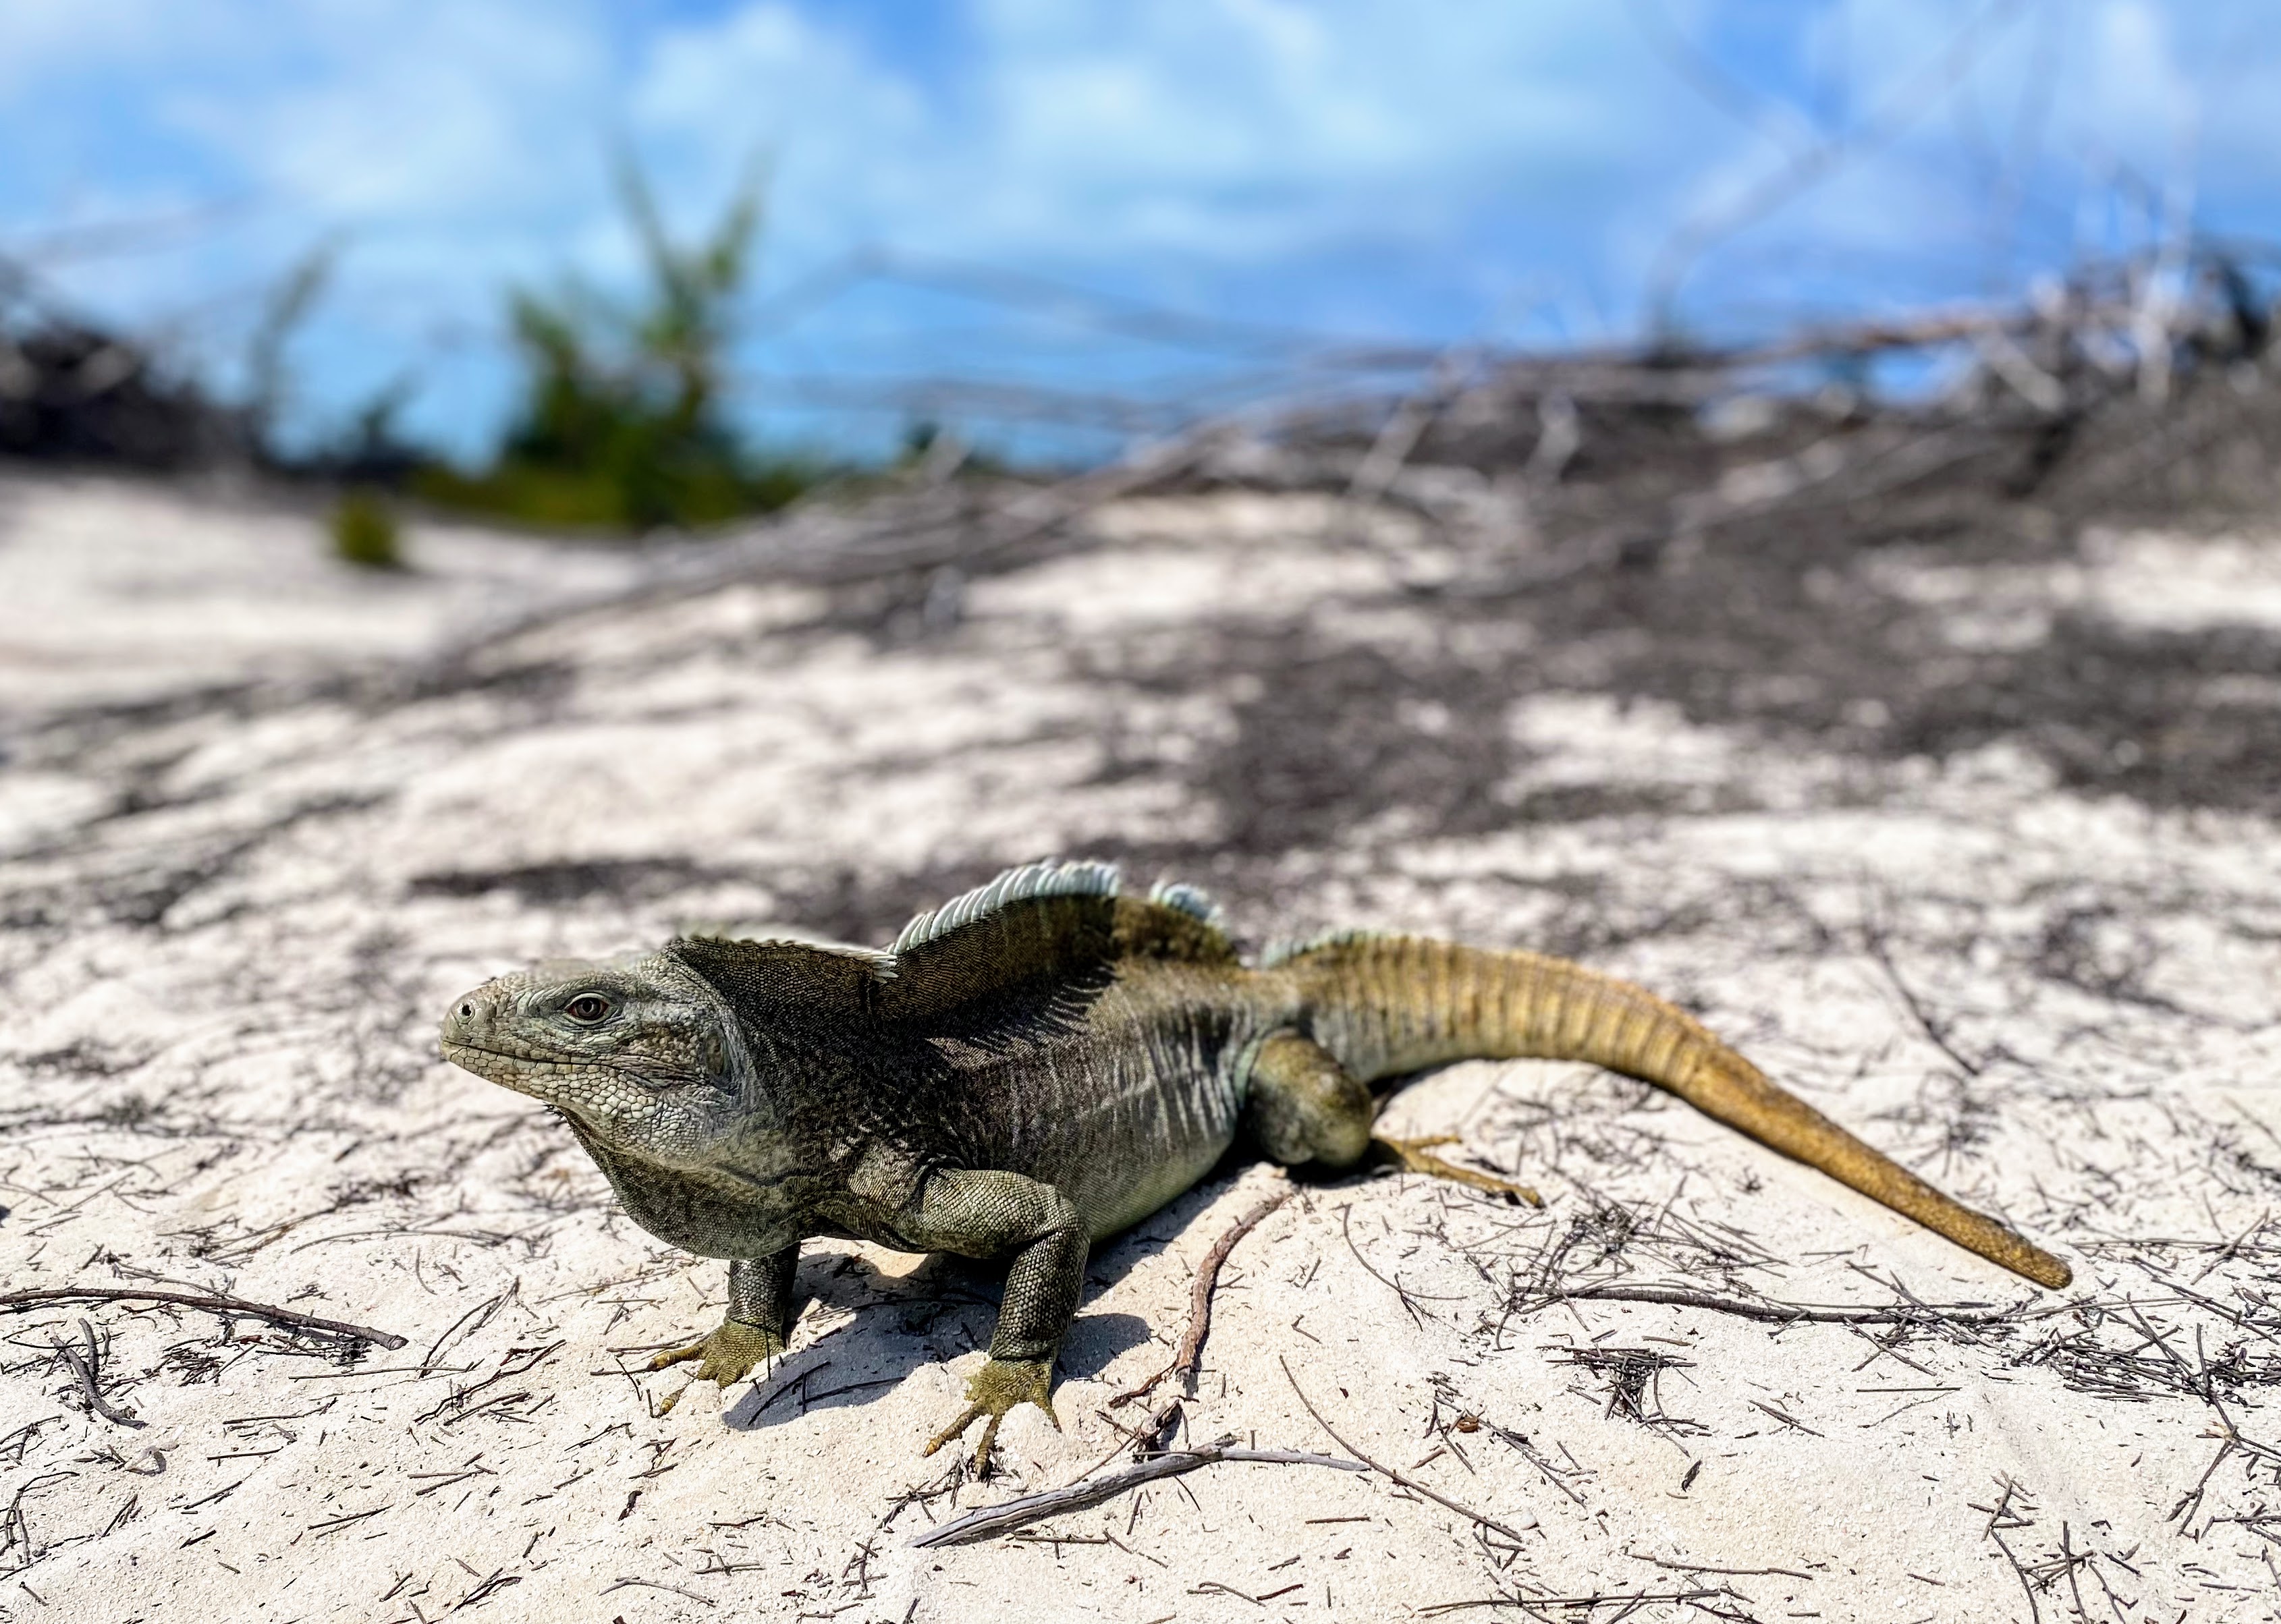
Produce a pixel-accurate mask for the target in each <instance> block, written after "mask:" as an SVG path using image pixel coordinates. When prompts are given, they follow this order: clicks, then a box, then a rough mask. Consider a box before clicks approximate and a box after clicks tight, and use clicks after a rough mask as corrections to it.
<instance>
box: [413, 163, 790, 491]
mask: <svg viewBox="0 0 2281 1624" xmlns="http://www.w3.org/2000/svg"><path fill="white" fill-rule="evenodd" d="M618 189H619V195H620V197H621V200H622V203H623V205H624V208H625V212H626V216H627V220H628V222H629V223H630V225H631V227H632V228H633V229H634V232H635V235H636V236H637V237H638V240H639V242H640V244H641V248H642V257H643V260H644V268H645V270H646V273H647V279H648V286H647V288H646V290H645V292H644V295H643V298H642V299H641V302H640V303H639V304H638V305H636V306H634V307H633V308H630V309H629V308H624V307H622V306H621V305H617V304H615V303H614V302H612V301H611V300H609V299H607V298H604V297H603V296H601V295H600V294H599V293H597V292H595V291H594V290H592V289H590V288H588V287H586V286H584V284H582V283H580V282H576V280H571V281H568V282H566V283H565V284H564V286H563V287H562V289H561V290H560V291H559V292H557V293H554V294H552V295H547V294H540V293H537V292H533V291H531V290H528V289H519V290H516V291H515V292H514V293H513V294H512V295H511V296H510V300H509V310H510V313H511V317H512V321H513V328H514V340H515V346H516V349H517V351H518V352H519V353H520V355H521V359H522V367H523V384H522V403H521V405H520V406H518V408H517V410H516V413H515V416H514V421H513V424H512V426H511V427H510V429H509V430H508V432H507V435H506V439H505V441H504V443H503V444H502V445H501V446H500V448H499V452H498V454H497V456H496V457H495V459H494V460H493V461H492V462H491V466H489V467H488V468H483V469H480V470H478V471H476V472H465V471H461V470H459V469H455V468H448V467H445V466H441V465H436V464H429V465H428V466H426V467H424V468H420V469H418V470H416V471H415V472H414V475H413V476H412V479H411V485H412V489H413V491H414V493H415V494H417V495H418V496H420V497H421V498H422V499H425V500H427V501H429V502H432V503H434V504H436V505H437V506H439V507H452V508H458V509H460V510H462V511H466V512H472V513H478V514H483V515H485V516H487V517H491V518H499V519H506V520H511V521H514V522H519V523H525V524H533V525H541V526H545V527H547V528H549V529H582V530H607V531H619V532H631V533H635V534H639V533H641V532H643V531H646V530H655V529H659V528H661V527H670V528H675V529H684V530H685V529H694V528H698V527H701V526H704V525H708V524H717V523H720V522H723V521H724V520H729V519H733V518H736V517H738V516H739V515H741V514H749V513H755V512H765V511H767V510H769V509H771V508H776V507H782V506H784V505H785V503H787V502H789V501H791V500H792V499H793V498H795V497H797V496H799V495H800V493H801V492H802V491H805V490H807V489H808V486H809V485H810V484H812V483H814V482H815V480H816V477H817V476H818V474H819V471H820V470H818V469H817V468H814V467H812V466H809V465H808V464H805V463H802V462H800V461H797V460H790V459H785V458H770V457H764V456H761V455H759V454H757V453H755V452H754V450H753V449H752V448H751V447H750V446H749V445H747V444H746V441H745V439H744V438H743V437H742V436H741V435H740V434H739V433H738V430H737V429H736V427H735V425H734V424H733V423H732V422H731V421H730V419H729V417H728V415H727V414H726V413H725V411H724V409H723V408H724V403H723V391H724V383H725V380H726V377H727V375H728V369H729V360H728V356H729V351H730V347H731V343H732V341H733V339H734V337H735V336H736V335H735V309H736V305H737V302H738V298H739V296H740V295H741V294H742V292H743V290H744V288H745V284H746V277H747V275H749V273H750V271H751V267H752V259H753V255H752V250H753V245H754V239H755V237H756V236H758V234H759V229H760V224H761V179H760V176H759V175H758V174H757V173H755V174H752V175H750V176H748V177H747V179H746V182H744V183H743V184H742V185H741V186H740V187H739V188H738V190H737V192H736V194H735V196H734V197H731V200H730V203H729V205H728V207H727V208H726V209H725V210H724V211H723V214H722V217H721V220H720V221H719V223H718V224H716V225H715V227H714V228H713V229H712V231H711V232H709V233H708V234H707V235H705V236H703V237H702V239H701V240H700V241H698V242H696V243H694V244H681V243H677V242H676V241H675V240H674V239H673V237H672V236H670V235H669V233H668V231H667V230H666V228H665V223H664V221H663V220H662V219H661V216H660V215H659V213H658V208H657V202H656V198H655V197H654V196H653V193H652V192H651V189H650V187H649V183H648V182H647V181H646V179H645V177H644V176H643V174H642V173H641V171H640V169H639V168H638V167H637V166H635V165H634V164H633V163H632V162H631V161H630V159H629V160H625V161H622V162H621V164H620V166H619V168H618Z"/></svg>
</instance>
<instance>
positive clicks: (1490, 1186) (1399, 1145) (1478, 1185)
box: [1371, 1133, 1544, 1207]
mask: <svg viewBox="0 0 2281 1624" xmlns="http://www.w3.org/2000/svg"><path fill="white" fill-rule="evenodd" d="M1457 1142H1458V1136H1457V1135H1456V1134H1454V1133H1437V1134H1435V1135H1434V1137H1433V1138H1431V1139H1388V1137H1386V1135H1384V1134H1382V1133H1373V1134H1372V1135H1371V1143H1372V1144H1374V1145H1377V1146H1379V1147H1380V1148H1382V1149H1384V1150H1385V1151H1386V1152H1387V1153H1388V1155H1389V1156H1392V1157H1393V1159H1394V1160H1395V1161H1396V1162H1398V1163H1399V1164H1401V1165H1402V1166H1403V1168H1404V1169H1405V1170H1407V1171H1408V1172H1413V1173H1424V1174H1425V1175H1427V1177H1428V1178H1432V1179H1449V1180H1450V1181H1451V1182H1452V1183H1455V1184H1465V1185H1471V1186H1472V1187H1473V1188H1474V1189H1477V1190H1487V1191H1488V1192H1489V1194H1491V1195H1510V1196H1512V1198H1513V1199H1514V1200H1516V1201H1525V1202H1527V1203H1528V1204H1529V1205H1530V1206H1532V1207H1541V1206H1543V1204H1544V1197H1543V1196H1542V1195H1538V1194H1537V1193H1536V1192H1535V1190H1532V1189H1530V1188H1529V1187H1527V1185H1525V1184H1514V1183H1512V1181H1511V1180H1509V1179H1499V1178H1497V1177H1496V1176H1495V1175H1493V1174H1490V1173H1484V1172H1475V1171H1474V1170H1473V1169H1472V1168H1470V1167H1460V1166H1458V1164H1456V1163H1454V1162H1445V1161H1443V1160H1442V1158H1441V1157H1440V1156H1433V1155H1430V1154H1428V1152H1427V1146H1428V1145H1454V1144H1456V1143H1457Z"/></svg>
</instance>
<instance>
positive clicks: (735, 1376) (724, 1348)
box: [649, 1319, 785, 1397]
mask: <svg viewBox="0 0 2281 1624" xmlns="http://www.w3.org/2000/svg"><path fill="white" fill-rule="evenodd" d="M784 1350H785V1344H784V1338H783V1337H781V1336H778V1335H777V1334H776V1333H775V1332H774V1331H771V1330H769V1328H768V1327H767V1326H756V1325H746V1323H745V1322H744V1321H743V1320H741V1319H723V1321H722V1322H721V1323H720V1324H719V1325H717V1326H715V1327H714V1328H713V1329H712V1331H711V1332H710V1333H709V1334H707V1336H706V1337H705V1339H704V1340H703V1341H702V1342H692V1343H690V1344H689V1346H687V1347H686V1348H669V1349H666V1350H665V1351H664V1352H663V1353H661V1354H659V1355H658V1356H657V1357H655V1358H653V1359H652V1360H651V1361H650V1362H649V1367H650V1368H651V1369H652V1370H664V1369H665V1368H667V1367H668V1366H669V1365H683V1364H686V1363H687V1362H688V1361H690V1360H691V1359H696V1360H698V1361H700V1363H699V1364H698V1366H697V1375H696V1378H695V1379H696V1380H699V1381H717V1382H719V1383H720V1384H721V1385H722V1386H723V1387H724V1388H725V1387H727V1386H729V1385H730V1384H731V1383H732V1382H738V1381H742V1380H744V1379H745V1378H746V1376H748V1375H750V1374H751V1373H752V1371H753V1366H754V1365H762V1364H765V1363H766V1362H767V1361H769V1359H772V1358H774V1357H776V1356H777V1355H778V1354H780V1353H782V1352H783V1351H784ZM676 1396H677V1397H678V1396H679V1395H676Z"/></svg>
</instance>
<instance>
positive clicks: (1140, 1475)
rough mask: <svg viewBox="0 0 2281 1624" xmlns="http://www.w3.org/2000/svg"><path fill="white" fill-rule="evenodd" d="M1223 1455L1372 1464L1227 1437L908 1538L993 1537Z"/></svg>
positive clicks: (924, 1541) (962, 1541) (1277, 1461)
mask: <svg viewBox="0 0 2281 1624" xmlns="http://www.w3.org/2000/svg"><path fill="white" fill-rule="evenodd" d="M1318 1419H1319V1418H1318ZM1324 1430H1325V1431H1326V1432H1328V1431H1329V1430H1330V1429H1329V1428H1328V1427H1325V1428H1324ZM1227 1460H1233V1461H1255V1462H1257V1463H1259V1464H1261V1465H1275V1466H1330V1467H1333V1468H1334V1469H1335V1470H1337V1471H1341V1472H1365V1471H1369V1470H1370V1469H1371V1467H1370V1465H1369V1464H1368V1463H1366V1462H1364V1461H1359V1460H1341V1459H1339V1458H1337V1457H1336V1456H1334V1455H1314V1454H1310V1453H1308V1452H1307V1451H1305V1450H1241V1449H1236V1448H1234V1447H1233V1446H1232V1445H1231V1444H1229V1443H1226V1442H1220V1443H1214V1444H1209V1445H1207V1446H1206V1447H1204V1448H1202V1449H1199V1450H1174V1451H1173V1452H1171V1453H1170V1454H1166V1455H1157V1456H1153V1457H1151V1458H1149V1459H1147V1460H1142V1461H1136V1462H1134V1463H1133V1465H1129V1466H1127V1467H1125V1470H1123V1471H1122V1472H1116V1473H1110V1475H1109V1476H1107V1477H1097V1478H1094V1479H1092V1480H1090V1481H1085V1482H1078V1483H1071V1484H1070V1485H1068V1486H1067V1487H1066V1488H1062V1489H1043V1490H1041V1491H1040V1492H1039V1493H1037V1494H1033V1495H1023V1496H1020V1497H1019V1498H1017V1499H1013V1500H1009V1501H1007V1502H1006V1503H1005V1504H1002V1505H990V1506H985V1507H983V1508H982V1509H981V1510H980V1511H976V1512H967V1513H966V1515H965V1516H963V1517H957V1518H954V1519H952V1520H950V1521H948V1522H946V1523H943V1524H941V1525H939V1527H932V1528H930V1529H928V1530H927V1531H926V1532H925V1533H924V1534H922V1535H919V1536H918V1537H917V1538H916V1539H915V1540H913V1541H912V1542H911V1543H912V1544H913V1545H914V1546H921V1547H924V1546H932V1545H972V1544H977V1543H980V1542H981V1541H983V1540H986V1539H996V1538H997V1537H998V1536H999V1535H1001V1534H1010V1533H1012V1532H1013V1531H1014V1530H1015V1529H1017V1528H1022V1527H1028V1526H1029V1525H1030V1524H1031V1523H1033V1522H1040V1521H1043V1520H1045V1519H1046V1518H1048V1517H1058V1516H1060V1515H1061V1514H1062V1513H1063V1512H1081V1511H1083V1510H1085V1508H1086V1507H1087V1506H1089V1505H1099V1504H1101V1503H1102V1501H1104V1500H1112V1499H1115V1498H1116V1497H1117V1496H1118V1495H1121V1494H1123V1493H1124V1492H1125V1490H1126V1489H1138V1488H1140V1486H1141V1485H1142V1484H1144V1483H1153V1482H1156V1481H1158V1480H1159V1479H1162V1478H1168V1477H1179V1476H1182V1475H1183V1474H1185V1473H1190V1472H1194V1471H1195V1470H1197V1469H1198V1468H1199V1467H1202V1466H1211V1465H1218V1464H1219V1463H1220V1462H1222V1461H1227Z"/></svg>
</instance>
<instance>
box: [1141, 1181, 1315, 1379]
mask: <svg viewBox="0 0 2281 1624" xmlns="http://www.w3.org/2000/svg"><path fill="white" fill-rule="evenodd" d="M1295 1194H1297V1192H1296V1191H1295V1190H1293V1189H1291V1188H1289V1187H1285V1188H1283V1189H1281V1190H1279V1191H1277V1192H1276V1193H1275V1194H1274V1195H1270V1196H1269V1197H1268V1198H1267V1199H1266V1200H1264V1201H1263V1202H1261V1203H1259V1204H1258V1205H1257V1206H1256V1207H1254V1208H1252V1210H1250V1211H1249V1212H1247V1213H1245V1214H1244V1215H1243V1216H1242V1217H1241V1218H1238V1219H1236V1220H1235V1223H1234V1224H1233V1226H1231V1227H1230V1228H1229V1230H1228V1232H1227V1233H1226V1234H1224V1235H1222V1236H1221V1237H1220V1238H1219V1239H1218V1240H1217V1241H1213V1242H1212V1244H1211V1249H1210V1251H1208V1252H1206V1253H1205V1254H1204V1255H1203V1259H1202V1262H1200V1263H1198V1264H1196V1278H1195V1284H1194V1285H1192V1286H1191V1287H1189V1288H1188V1326H1187V1330H1185V1331H1183V1332H1181V1333H1180V1345H1179V1349H1178V1350H1177V1351H1176V1352H1175V1353H1174V1354H1173V1355H1172V1362H1171V1364H1170V1365H1166V1366H1164V1369H1162V1370H1160V1371H1158V1372H1157V1373H1156V1374H1155V1375H1153V1376H1151V1377H1149V1378H1148V1380H1146V1381H1143V1382H1142V1383H1141V1384H1140V1386H1139V1387H1136V1388H1128V1389H1127V1390H1125V1392H1122V1393H1119V1394H1118V1395H1117V1396H1116V1397H1114V1398H1112V1399H1110V1401H1109V1407H1110V1409H1112V1410H1116V1409H1120V1408H1122V1407H1123V1406H1125V1405H1126V1404H1132V1403H1133V1401H1135V1400H1136V1399H1142V1398H1146V1397H1148V1395H1149V1394H1150V1393H1152V1392H1154V1391H1155V1390H1156V1385H1157V1384H1158V1383H1159V1382H1161V1381H1163V1380H1164V1379H1165V1378H1166V1377H1168V1376H1178V1377H1179V1378H1180V1383H1181V1387H1182V1388H1183V1390H1192V1389H1193V1388H1195V1380H1196V1367H1197V1366H1198V1365H1201V1364H1202V1362H1203V1357H1204V1338H1205V1337H1206V1336H1207V1335H1209V1334H1210V1332H1211V1304H1212V1293H1213V1291H1214V1290H1216V1289H1217V1288H1218V1286H1219V1272H1220V1269H1221V1268H1222V1267H1223V1266H1224V1265H1225V1264H1226V1262H1227V1259H1228V1254H1229V1253H1231V1252H1233V1251H1234V1250H1235V1248H1236V1243H1237V1242H1239V1241H1241V1240H1242V1239H1243V1237H1244V1236H1246V1235H1248V1234H1249V1233H1251V1232H1252V1231H1253V1230H1255V1229H1256V1228H1258V1227H1259V1223H1260V1220H1261V1219H1263V1218H1265V1217H1266V1216H1267V1215H1268V1214H1269V1213H1271V1212H1272V1211H1274V1210H1275V1209H1276V1208H1278V1207H1280V1206H1281V1205H1282V1204H1283V1203H1285V1202H1287V1201H1288V1200H1290V1199H1291V1197H1292V1196H1293V1195H1295Z"/></svg>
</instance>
